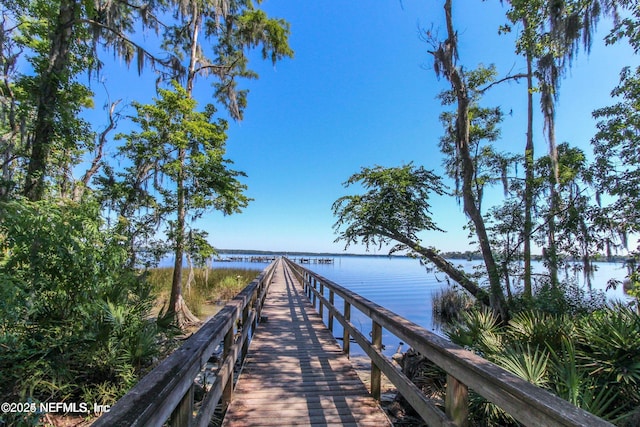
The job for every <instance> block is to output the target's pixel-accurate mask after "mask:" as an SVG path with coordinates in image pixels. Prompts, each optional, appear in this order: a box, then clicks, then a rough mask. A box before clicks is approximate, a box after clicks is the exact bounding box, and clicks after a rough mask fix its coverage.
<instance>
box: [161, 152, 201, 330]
mask: <svg viewBox="0 0 640 427" xmlns="http://www.w3.org/2000/svg"><path fill="white" fill-rule="evenodd" d="M185 158H186V149H184V148H180V149H179V150H178V160H179V162H180V171H179V173H178V179H177V180H176V181H177V186H178V189H177V199H178V200H177V202H178V209H177V215H178V217H177V219H176V228H175V230H174V233H175V239H176V243H175V258H176V259H175V263H174V265H173V280H172V282H171V299H170V300H169V307H168V309H167V313H166V314H165V316H164V317H165V319H167V320H172V321H173V322H175V323H176V324H177V325H178V327H179V328H181V329H183V328H185V327H187V326H189V325H192V324H194V323H198V322H199V319H198V318H197V317H196V316H194V315H193V313H191V311H190V310H189V308H188V307H187V304H186V303H185V302H184V299H183V298H182V260H183V259H184V232H185V217H186V210H185V203H184V201H185V189H184V167H185Z"/></svg>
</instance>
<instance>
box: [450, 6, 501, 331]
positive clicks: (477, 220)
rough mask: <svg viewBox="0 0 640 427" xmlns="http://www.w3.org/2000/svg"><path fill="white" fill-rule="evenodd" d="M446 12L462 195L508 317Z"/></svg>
mask: <svg viewBox="0 0 640 427" xmlns="http://www.w3.org/2000/svg"><path fill="white" fill-rule="evenodd" d="M444 8H445V15H446V21H447V35H448V39H447V40H446V41H445V42H444V45H443V46H442V47H441V48H440V50H441V52H440V58H438V59H439V60H440V62H441V65H442V66H443V68H444V74H445V75H446V76H447V80H449V82H450V83H451V86H452V88H453V91H454V93H455V95H456V99H457V110H458V111H457V117H456V144H457V147H458V153H459V155H460V158H461V160H462V178H463V183H462V199H463V206H464V211H465V213H466V214H467V216H468V217H469V219H470V220H471V221H472V222H473V225H474V226H475V229H476V236H477V237H478V243H479V245H480V251H481V253H482V258H483V260H484V264H485V267H486V268H487V274H488V275H489V286H490V290H491V292H490V299H491V307H492V308H493V310H494V311H495V312H496V313H497V314H499V315H500V316H501V318H502V319H503V320H505V321H506V320H507V319H508V315H507V308H506V304H505V300H504V293H503V292H502V285H501V283H500V275H499V273H498V268H497V265H496V262H495V259H494V258H493V251H492V250H491V244H490V242H489V237H488V235H487V230H486V227H485V224H484V219H483V218H482V214H481V212H480V210H479V209H478V206H477V204H476V203H477V202H476V199H475V197H474V195H473V187H472V186H473V177H474V169H475V168H474V165H473V159H472V157H471V153H470V151H469V125H470V124H469V103H470V99H469V93H468V89H467V86H466V83H465V81H464V78H463V76H462V75H461V73H460V70H459V69H458V68H457V67H456V66H455V63H454V61H455V58H456V56H457V40H456V37H457V33H456V32H455V31H454V29H453V19H452V15H451V0H446V2H445V6H444Z"/></svg>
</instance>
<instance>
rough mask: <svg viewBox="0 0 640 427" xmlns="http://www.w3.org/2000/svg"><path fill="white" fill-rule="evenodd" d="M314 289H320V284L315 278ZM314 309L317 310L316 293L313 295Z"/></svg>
mask: <svg viewBox="0 0 640 427" xmlns="http://www.w3.org/2000/svg"><path fill="white" fill-rule="evenodd" d="M313 289H318V282H317V281H316V279H315V277H314V278H313ZM313 308H316V293H315V292H314V293H313Z"/></svg>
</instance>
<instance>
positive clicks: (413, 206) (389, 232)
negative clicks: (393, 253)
mask: <svg viewBox="0 0 640 427" xmlns="http://www.w3.org/2000/svg"><path fill="white" fill-rule="evenodd" d="M356 183H358V184H360V185H361V186H362V187H363V188H364V189H365V190H366V193H365V194H362V195H353V196H344V197H341V198H339V199H338V200H336V201H335V202H334V204H333V207H332V209H333V214H334V215H335V216H336V217H337V218H338V220H337V221H336V223H335V225H334V229H335V230H336V233H339V234H340V236H339V237H338V239H336V241H338V240H344V241H346V246H347V247H348V246H349V245H350V244H352V243H357V242H359V241H362V243H364V244H365V245H366V246H367V247H369V246H370V245H373V246H375V245H380V246H382V245H383V244H385V243H388V242H390V241H391V240H394V239H395V240H399V239H398V238H401V240H413V241H418V238H417V233H419V232H421V231H427V230H438V231H441V230H440V228H439V227H438V226H437V225H436V224H435V222H433V220H432V219H431V210H430V209H431V205H430V204H429V198H430V196H431V193H435V194H437V195H442V194H445V192H446V189H445V186H444V185H443V184H442V181H441V179H440V177H439V176H437V175H436V174H434V173H433V172H432V171H428V170H426V169H424V168H423V167H422V166H420V167H415V166H413V164H412V163H409V164H408V165H404V166H400V167H395V168H383V167H382V166H376V167H374V168H364V167H363V168H362V169H361V171H360V172H359V173H356V174H354V175H352V176H351V177H350V178H349V179H348V180H347V181H346V182H345V183H344V185H345V187H348V186H350V185H354V184H356ZM342 226H346V228H345V229H344V230H342V231H341V227H342ZM403 247H404V246H403V245H398V246H397V247H396V250H401V249H402V248H403Z"/></svg>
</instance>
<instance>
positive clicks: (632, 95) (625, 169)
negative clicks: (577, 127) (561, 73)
mask: <svg viewBox="0 0 640 427" xmlns="http://www.w3.org/2000/svg"><path fill="white" fill-rule="evenodd" d="M639 92H640V67H639V68H636V69H632V68H629V67H628V68H625V69H624V70H622V72H621V74H620V83H619V84H618V86H617V87H616V88H615V89H613V91H612V92H611V96H612V97H615V98H617V99H619V102H618V103H616V104H614V105H611V106H608V107H604V108H600V109H598V110H596V111H594V112H593V116H594V118H596V119H597V120H598V123H597V128H598V132H597V133H596V135H595V136H594V138H593V139H592V141H591V143H592V145H593V150H594V154H595V164H594V166H593V168H592V174H593V176H594V180H595V182H596V183H597V185H598V188H599V189H600V191H601V192H602V193H606V194H609V195H611V196H613V202H612V203H610V204H608V205H606V206H605V214H606V219H604V221H608V222H610V223H613V225H614V226H615V227H616V229H617V230H618V231H619V232H620V233H622V234H623V235H624V234H626V233H628V232H637V231H638V230H640V217H639V216H638V212H640V192H639V191H638V188H640V187H639V185H640V170H639V169H638V166H637V165H638V164H639V162H640V149H639V148H638V147H640V136H639V135H638V132H637V130H638V127H639V126H640V104H638V93H639ZM623 240H626V239H623ZM623 243H624V242H623Z"/></svg>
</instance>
